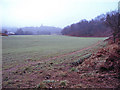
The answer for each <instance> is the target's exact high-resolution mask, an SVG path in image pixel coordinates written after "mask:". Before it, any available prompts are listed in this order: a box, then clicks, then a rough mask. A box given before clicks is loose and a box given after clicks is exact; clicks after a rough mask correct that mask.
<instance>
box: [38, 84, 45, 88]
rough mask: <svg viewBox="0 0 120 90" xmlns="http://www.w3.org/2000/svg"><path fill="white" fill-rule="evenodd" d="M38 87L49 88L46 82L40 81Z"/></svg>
mask: <svg viewBox="0 0 120 90" xmlns="http://www.w3.org/2000/svg"><path fill="white" fill-rule="evenodd" d="M36 88H47V86H46V84H45V83H40V84H38V85H37V87H36Z"/></svg>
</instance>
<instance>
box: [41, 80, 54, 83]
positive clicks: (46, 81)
mask: <svg viewBox="0 0 120 90" xmlns="http://www.w3.org/2000/svg"><path fill="white" fill-rule="evenodd" d="M43 83H55V80H44V81H43Z"/></svg>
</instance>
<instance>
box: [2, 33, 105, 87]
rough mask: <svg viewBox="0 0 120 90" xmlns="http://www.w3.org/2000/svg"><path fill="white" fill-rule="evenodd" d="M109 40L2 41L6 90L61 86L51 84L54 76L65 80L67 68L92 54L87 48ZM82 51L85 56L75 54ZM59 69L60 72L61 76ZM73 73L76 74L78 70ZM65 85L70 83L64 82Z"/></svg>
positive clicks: (32, 37)
mask: <svg viewBox="0 0 120 90" xmlns="http://www.w3.org/2000/svg"><path fill="white" fill-rule="evenodd" d="M105 39H106V38H92V37H90V38H89V37H70V36H62V35H60V36H57V35H53V36H52V35H18V36H6V37H2V58H3V60H2V61H3V68H2V69H3V87H16V88H17V87H18V88H19V87H40V85H41V83H42V84H43V83H54V82H56V84H54V85H53V86H57V85H59V84H60V83H62V81H59V79H60V78H55V77H53V78H54V79H53V78H52V80H53V81H52V80H49V79H50V78H51V77H52V76H51V75H50V73H54V74H55V75H57V74H58V75H59V74H60V75H61V76H63V77H64V75H65V72H63V71H61V70H62V68H63V67H67V66H66V65H69V64H70V62H73V61H75V60H76V59H78V57H80V56H81V55H84V54H86V53H87V54H89V51H87V50H84V49H83V48H88V47H94V44H96V43H98V42H100V41H103V40H105ZM81 49H83V51H82V52H78V53H77V54H74V52H76V51H79V50H81ZM68 62H69V63H68ZM55 69H58V71H59V70H60V72H59V73H58V72H57V70H55ZM69 69H70V67H68V68H66V70H68V71H69ZM52 70H53V71H54V70H55V71H54V72H53V71H52ZM64 70H65V69H64ZM70 70H72V71H75V70H74V68H71V69H70ZM55 75H53V76H55ZM31 77H32V78H31ZM58 77H59V76H58ZM44 79H45V80H49V81H44ZM55 80H56V81H55ZM57 80H58V81H57ZM63 80H64V79H63ZM64 83H67V81H63V84H64ZM39 84H40V85H39ZM43 86H44V85H43ZM46 87H49V86H46ZM58 87H59V86H58Z"/></svg>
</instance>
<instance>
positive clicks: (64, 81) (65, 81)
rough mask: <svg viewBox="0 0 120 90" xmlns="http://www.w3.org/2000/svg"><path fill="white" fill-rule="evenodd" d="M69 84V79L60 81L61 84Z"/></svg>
mask: <svg viewBox="0 0 120 90" xmlns="http://www.w3.org/2000/svg"><path fill="white" fill-rule="evenodd" d="M67 84H68V81H67V80H63V81H60V86H67Z"/></svg>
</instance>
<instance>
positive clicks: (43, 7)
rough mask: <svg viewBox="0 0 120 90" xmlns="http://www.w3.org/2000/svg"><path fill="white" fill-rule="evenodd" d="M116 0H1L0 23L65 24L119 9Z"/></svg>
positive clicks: (26, 24)
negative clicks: (0, 13) (0, 20)
mask: <svg viewBox="0 0 120 90" xmlns="http://www.w3.org/2000/svg"><path fill="white" fill-rule="evenodd" d="M118 1H119V0H0V7H1V10H2V15H1V19H2V22H1V23H2V26H17V27H20V26H22V27H23V26H40V25H41V24H43V25H48V26H56V27H62V28H63V27H65V26H67V25H70V24H72V23H76V22H79V21H80V20H81V19H87V20H90V19H92V18H94V17H96V16H97V15H100V14H103V13H106V12H108V11H112V10H115V9H117V8H118V6H117V4H118Z"/></svg>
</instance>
